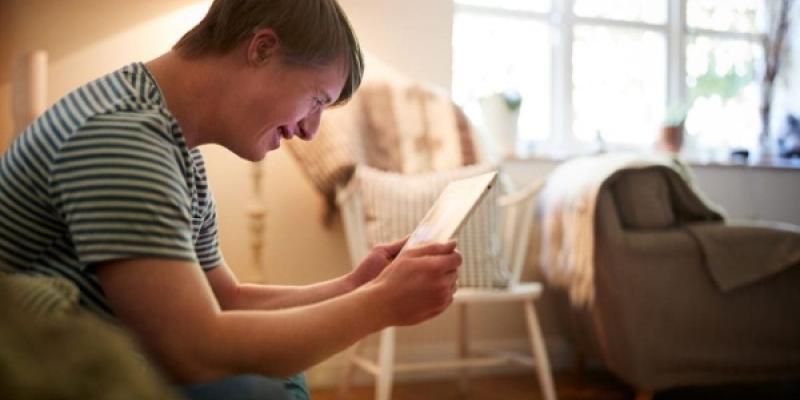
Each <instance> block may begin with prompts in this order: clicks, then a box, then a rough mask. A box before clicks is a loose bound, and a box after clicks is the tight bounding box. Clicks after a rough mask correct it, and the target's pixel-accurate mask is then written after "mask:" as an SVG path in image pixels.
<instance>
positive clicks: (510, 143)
mask: <svg viewBox="0 0 800 400" xmlns="http://www.w3.org/2000/svg"><path fill="white" fill-rule="evenodd" d="M479 103H480V106H481V112H482V114H483V120H484V124H485V125H486V129H487V130H488V131H489V136H490V137H491V138H493V139H494V142H495V145H496V148H497V151H498V153H499V155H500V156H501V157H503V158H509V157H513V156H514V155H515V154H516V146H517V131H518V126H519V107H517V108H515V109H513V110H512V109H511V108H509V106H508V104H507V102H506V99H505V97H504V96H503V94H502V93H495V94H491V95H488V96H485V97H482V98H480V100H479Z"/></svg>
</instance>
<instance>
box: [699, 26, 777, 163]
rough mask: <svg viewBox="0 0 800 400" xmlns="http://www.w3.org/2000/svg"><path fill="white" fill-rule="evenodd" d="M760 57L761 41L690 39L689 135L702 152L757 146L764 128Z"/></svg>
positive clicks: (701, 37) (704, 37)
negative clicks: (761, 121)
mask: <svg viewBox="0 0 800 400" xmlns="http://www.w3.org/2000/svg"><path fill="white" fill-rule="evenodd" d="M761 54H762V52H761V46H759V45H758V43H756V42H751V41H746V40H732V39H716V38H710V37H708V36H691V37H690V39H689V43H688V46H687V47H686V84H687V87H688V88H689V93H688V94H689V99H690V101H692V100H693V102H692V103H690V104H692V107H691V109H690V110H689V114H688V115H687V118H686V131H687V133H688V134H689V138H690V140H691V141H693V142H694V143H695V144H696V146H697V147H699V148H707V147H717V148H722V149H724V148H726V147H730V146H737V147H750V146H754V145H755V143H756V141H757V138H758V131H759V126H760V125H759V116H758V107H759V90H758V86H759V85H758V82H756V79H755V76H756V73H755V70H756V63H757V60H760V59H761Z"/></svg>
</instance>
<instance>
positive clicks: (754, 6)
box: [686, 0, 762, 33]
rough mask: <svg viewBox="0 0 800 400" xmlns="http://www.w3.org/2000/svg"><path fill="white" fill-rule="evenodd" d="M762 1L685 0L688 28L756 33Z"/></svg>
mask: <svg viewBox="0 0 800 400" xmlns="http://www.w3.org/2000/svg"><path fill="white" fill-rule="evenodd" d="M761 3H762V0H687V1H686V24H687V25H688V26H689V28H701V29H713V30H717V31H736V32H746V33H756V32H758V30H757V19H756V13H757V12H758V7H759V5H760V4H761Z"/></svg>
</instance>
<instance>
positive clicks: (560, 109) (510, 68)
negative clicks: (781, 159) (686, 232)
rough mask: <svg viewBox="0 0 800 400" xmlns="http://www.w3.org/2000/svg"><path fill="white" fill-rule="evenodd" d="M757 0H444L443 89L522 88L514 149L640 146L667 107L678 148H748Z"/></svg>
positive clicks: (466, 95)
mask: <svg viewBox="0 0 800 400" xmlns="http://www.w3.org/2000/svg"><path fill="white" fill-rule="evenodd" d="M762 2H763V0H455V11H456V12H455V17H454V24H453V96H454V98H455V100H456V101H457V102H459V103H460V104H462V105H463V106H464V107H465V109H466V110H467V112H468V113H469V114H470V115H471V116H472V117H473V118H475V119H476V120H478V121H480V109H479V107H478V106H477V100H478V99H480V98H481V97H482V96H485V95H488V94H491V93H494V92H499V91H505V90H509V89H514V90H517V91H519V92H520V94H521V95H522V98H523V101H522V107H521V109H520V121H519V134H520V141H521V143H520V144H519V147H522V148H525V149H529V148H531V147H532V146H541V145H543V144H546V143H549V144H553V143H559V144H560V145H569V146H571V147H573V148H577V149H578V150H580V149H583V148H587V147H589V146H592V145H594V144H595V143H596V142H597V141H600V140H601V141H603V142H604V143H610V144H614V145H619V146H623V147H624V146H628V147H640V148H641V147H645V146H649V145H650V144H651V143H652V142H653V141H654V140H655V138H656V135H657V134H658V132H659V130H660V128H661V127H662V126H663V124H664V123H665V120H667V119H668V117H669V116H670V115H671V114H674V113H676V110H677V112H678V113H680V114H681V115H684V114H685V116H686V129H687V133H688V135H689V140H688V142H689V143H688V145H689V146H696V147H697V148H708V147H716V148H723V147H724V148H725V149H727V148H728V147H733V146H752V145H754V144H755V143H756V140H757V137H758V131H759V119H758V103H759V90H758V82H757V80H756V76H757V66H758V65H759V60H760V59H761V57H762V55H761V45H760V40H761V39H760V35H759V34H758V32H759V28H758V25H759V23H758V21H759V18H760V13H761V11H762V10H761V9H760V7H761V6H762V4H761V3H762Z"/></svg>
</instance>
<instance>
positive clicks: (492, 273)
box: [354, 165, 509, 287]
mask: <svg viewBox="0 0 800 400" xmlns="http://www.w3.org/2000/svg"><path fill="white" fill-rule="evenodd" d="M493 169H494V167H492V166H490V165H476V166H470V167H465V168H459V169H455V170H450V171H441V172H435V173H427V174H409V175H404V174H398V173H392V172H385V171H380V170H377V169H374V168H370V167H366V166H359V167H358V168H357V169H356V173H355V178H354V179H355V180H356V181H355V182H354V183H355V184H356V185H357V188H358V191H359V193H360V196H361V198H362V201H363V210H364V219H365V225H366V229H365V230H366V236H367V241H368V243H369V244H370V245H374V244H377V243H383V242H388V241H392V240H396V239H398V238H401V237H403V236H405V235H407V234H409V233H410V232H411V231H412V230H413V229H414V228H415V227H416V225H417V224H418V223H419V221H420V220H422V218H423V217H424V216H425V213H426V212H427V211H428V209H429V208H430V207H431V205H433V202H434V201H436V198H437V197H438V196H439V194H440V193H441V191H442V190H443V189H444V187H445V186H446V185H447V183H448V182H450V181H452V180H455V179H460V178H466V177H471V176H476V175H479V174H482V173H485V172H489V171H491V170H493ZM498 186H499V185H493V186H492V189H491V190H490V191H489V193H488V194H487V196H486V198H485V199H484V201H483V202H482V203H481V204H479V205H478V206H477V207H476V209H475V211H474V212H473V214H472V215H471V216H470V218H469V219H468V220H467V222H466V223H465V224H464V226H463V228H462V229H461V232H460V233H459V235H458V237H457V240H458V248H459V251H461V253H462V255H463V258H464V263H463V265H462V266H461V268H460V271H459V286H461V287H505V286H507V285H508V280H509V273H508V270H507V269H506V268H505V266H504V265H502V263H501V262H500V238H499V230H498V226H497V225H498V218H499V215H498V214H499V212H498V208H497V199H498V196H499V188H498Z"/></svg>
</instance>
